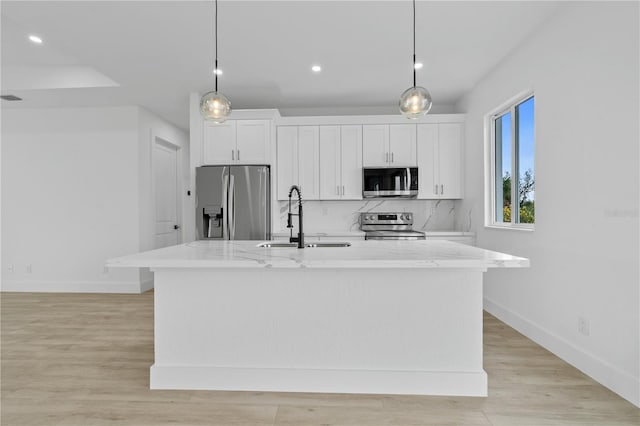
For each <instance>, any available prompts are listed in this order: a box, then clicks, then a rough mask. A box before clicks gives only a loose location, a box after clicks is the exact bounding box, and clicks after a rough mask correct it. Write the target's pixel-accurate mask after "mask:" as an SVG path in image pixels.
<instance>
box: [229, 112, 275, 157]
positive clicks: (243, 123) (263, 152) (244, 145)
mask: <svg viewBox="0 0 640 426" xmlns="http://www.w3.org/2000/svg"><path fill="white" fill-rule="evenodd" d="M270 130H271V121H269V120H238V121H237V122H236V150H237V152H236V154H237V155H236V160H237V161H238V162H239V163H241V164H269V163H270V162H271V161H270V160H269V141H270V137H269V135H270Z"/></svg>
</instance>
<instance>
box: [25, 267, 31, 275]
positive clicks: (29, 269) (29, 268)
mask: <svg viewBox="0 0 640 426" xmlns="http://www.w3.org/2000/svg"><path fill="white" fill-rule="evenodd" d="M25 270H26V271H27V274H30V273H32V272H33V268H32V267H31V265H27V266H26V267H25Z"/></svg>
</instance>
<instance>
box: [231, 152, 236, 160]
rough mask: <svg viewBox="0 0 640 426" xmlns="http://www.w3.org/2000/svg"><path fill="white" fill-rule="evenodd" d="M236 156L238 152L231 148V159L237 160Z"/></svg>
mask: <svg viewBox="0 0 640 426" xmlns="http://www.w3.org/2000/svg"><path fill="white" fill-rule="evenodd" d="M235 157H236V152H235V151H234V150H233V149H232V150H231V159H232V160H235V159H236V158H235Z"/></svg>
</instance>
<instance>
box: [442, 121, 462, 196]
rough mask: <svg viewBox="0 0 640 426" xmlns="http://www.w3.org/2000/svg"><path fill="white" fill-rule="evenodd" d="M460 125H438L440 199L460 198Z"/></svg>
mask: <svg viewBox="0 0 640 426" xmlns="http://www.w3.org/2000/svg"><path fill="white" fill-rule="evenodd" d="M463 129H464V128H463V125H462V124H460V123H442V124H439V125H438V157H439V158H438V159H439V171H440V196H441V198H462V132H463Z"/></svg>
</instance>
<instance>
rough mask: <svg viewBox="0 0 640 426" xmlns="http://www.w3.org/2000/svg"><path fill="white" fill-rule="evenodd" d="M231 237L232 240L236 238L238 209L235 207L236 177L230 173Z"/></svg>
mask: <svg viewBox="0 0 640 426" xmlns="http://www.w3.org/2000/svg"><path fill="white" fill-rule="evenodd" d="M229 181H230V182H229V209H228V210H229V238H228V239H230V240H235V238H236V209H235V201H236V188H235V186H236V185H235V177H234V176H233V175H230V178H229Z"/></svg>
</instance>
